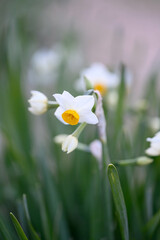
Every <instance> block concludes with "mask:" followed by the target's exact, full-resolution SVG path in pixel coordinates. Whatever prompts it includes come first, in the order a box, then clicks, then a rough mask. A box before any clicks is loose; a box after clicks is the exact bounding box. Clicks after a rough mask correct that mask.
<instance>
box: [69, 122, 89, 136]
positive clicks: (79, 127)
mask: <svg viewBox="0 0 160 240" xmlns="http://www.w3.org/2000/svg"><path fill="white" fill-rule="evenodd" d="M86 125H87V123H85V122H84V123H81V124H80V125H79V126H78V128H77V129H76V130H75V131H74V132H73V133H72V136H74V137H77V138H78V137H79V136H80V134H81V132H82V131H83V129H84V128H85V127H86Z"/></svg>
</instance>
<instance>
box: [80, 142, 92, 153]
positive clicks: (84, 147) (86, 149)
mask: <svg viewBox="0 0 160 240" xmlns="http://www.w3.org/2000/svg"><path fill="white" fill-rule="evenodd" d="M77 149H79V150H81V151H84V152H90V148H89V146H88V145H86V144H84V143H80V142H79V143H78V147H77Z"/></svg>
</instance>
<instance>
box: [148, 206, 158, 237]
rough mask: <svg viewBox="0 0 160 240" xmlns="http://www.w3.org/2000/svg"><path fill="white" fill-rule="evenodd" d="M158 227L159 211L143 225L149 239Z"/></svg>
mask: <svg viewBox="0 0 160 240" xmlns="http://www.w3.org/2000/svg"><path fill="white" fill-rule="evenodd" d="M158 226H160V210H159V211H158V212H157V213H156V214H155V215H154V216H153V217H152V218H151V219H150V220H149V222H148V223H147V224H146V225H145V227H144V231H145V232H146V233H147V236H148V237H149V238H151V237H152V235H153V234H154V232H155V230H156V229H157V227H158Z"/></svg>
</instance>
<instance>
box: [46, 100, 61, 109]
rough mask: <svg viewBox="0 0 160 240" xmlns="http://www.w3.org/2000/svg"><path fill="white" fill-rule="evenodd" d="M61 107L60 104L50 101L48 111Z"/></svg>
mask: <svg viewBox="0 0 160 240" xmlns="http://www.w3.org/2000/svg"><path fill="white" fill-rule="evenodd" d="M57 107H59V104H58V103H57V102H56V101H48V110H50V109H54V108H57Z"/></svg>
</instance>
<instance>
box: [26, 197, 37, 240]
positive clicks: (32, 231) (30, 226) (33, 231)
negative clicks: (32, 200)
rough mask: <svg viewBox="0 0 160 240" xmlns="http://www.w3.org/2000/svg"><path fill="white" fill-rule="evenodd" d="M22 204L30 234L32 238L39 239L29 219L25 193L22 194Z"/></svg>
mask: <svg viewBox="0 0 160 240" xmlns="http://www.w3.org/2000/svg"><path fill="white" fill-rule="evenodd" d="M23 205H24V210H25V215H26V218H27V223H28V226H29V229H30V232H31V235H32V237H33V239H34V240H40V237H39V236H38V234H37V233H36V231H35V229H34V227H33V226H32V223H31V220H30V215H29V211H28V204H27V198H26V195H25V194H23Z"/></svg>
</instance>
